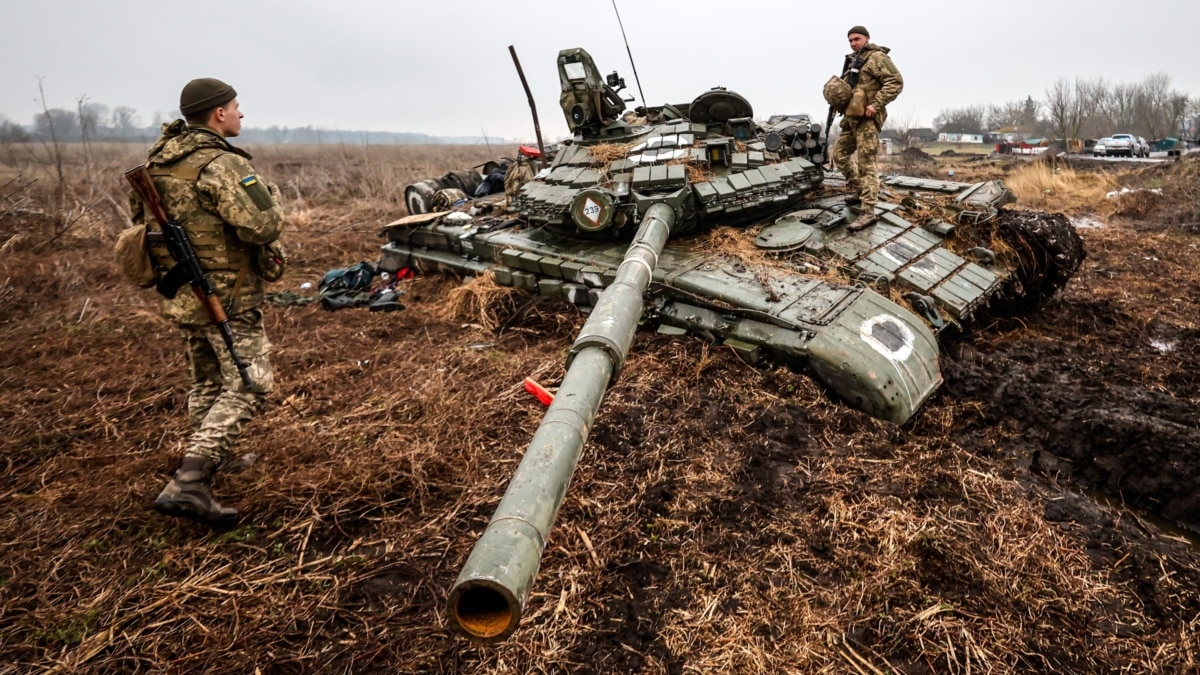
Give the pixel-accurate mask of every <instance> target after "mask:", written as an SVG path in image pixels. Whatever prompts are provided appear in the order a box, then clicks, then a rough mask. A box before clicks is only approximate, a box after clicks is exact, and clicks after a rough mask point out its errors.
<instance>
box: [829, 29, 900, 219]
mask: <svg viewBox="0 0 1200 675" xmlns="http://www.w3.org/2000/svg"><path fill="white" fill-rule="evenodd" d="M847 37H848V38H849V40H850V49H851V50H853V52H852V53H851V54H848V55H847V56H846V63H845V66H844V68H843V70H842V78H843V79H845V78H846V77H848V76H849V75H850V69H851V67H852V64H853V63H854V62H855V58H856V57H857V58H858V59H859V60H860V62H861V63H862V66H861V68H860V69H859V75H858V88H859V89H861V90H862V95H863V103H864V104H865V107H864V110H863V111H862V114H861V116H858V115H853V116H852V115H851V114H850V112H851V111H848V112H847V114H846V116H845V117H843V118H842V128H841V134H839V135H838V139H837V143H835V144H834V147H833V161H834V164H835V165H836V166H838V167H839V168H841V170H842V173H844V174H845V175H846V183H847V185H848V187H850V189H852V190H853V191H854V192H855V194H854V195H852V196H850V197H848V198H847V199H846V203H847V204H850V205H851V206H858V207H859V214H858V218H856V219H855V220H854V221H853V222H852V223H850V225H849V226H848V227H847V229H849V230H851V231H858V230H862V229H865V228H867V227H870V226H871V225H874V224H875V221H876V220H878V218H877V217H876V216H875V204H876V202H878V201H879V174H878V173H877V170H876V168H875V161H876V157H877V156H878V154H879V131H880V130H881V129H883V123H884V122H885V121H886V120H887V107H886V106H887V104H889V103H891V102H892V101H894V100H895V99H896V97H897V96H899V95H900V91H901V90H902V89H904V78H903V77H901V75H900V70H899V69H897V68H896V64H894V63H892V58H891V57H890V56H888V52H889V51H891V50H890V49H888V48H887V47H881V46H879V45H876V44H873V43H872V42H871V41H870V40H871V34H870V33H868V32H867V29H866V28H864V27H862V26H855V27H853V28H851V29H850V32H849V33H848V34H847Z"/></svg>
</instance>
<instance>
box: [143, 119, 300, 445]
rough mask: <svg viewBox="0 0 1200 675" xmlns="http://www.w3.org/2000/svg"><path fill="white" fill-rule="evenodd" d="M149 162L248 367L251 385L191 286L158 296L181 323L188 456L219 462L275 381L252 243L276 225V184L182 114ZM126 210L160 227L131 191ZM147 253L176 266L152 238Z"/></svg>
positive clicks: (265, 238)
mask: <svg viewBox="0 0 1200 675" xmlns="http://www.w3.org/2000/svg"><path fill="white" fill-rule="evenodd" d="M146 167H147V169H148V170H149V171H150V175H151V177H152V178H153V180H154V184H155V186H156V187H157V188H158V191H159V194H160V195H161V197H162V201H163V206H164V208H165V209H166V211H167V214H168V216H170V217H171V218H173V219H175V220H176V221H178V222H179V223H180V224H181V225H182V226H183V227H184V229H185V230H186V231H187V233H188V238H189V239H190V240H191V242H192V246H193V248H195V250H196V256H197V257H198V258H199V259H200V264H201V266H202V267H203V268H204V269H205V270H206V271H208V273H209V277H210V279H211V280H212V282H213V286H214V287H215V288H216V291H217V297H218V298H220V300H221V301H222V303H223V304H224V306H225V308H226V313H227V314H228V315H229V323H230V327H231V329H232V330H233V335H234V346H235V348H236V350H237V354H238V357H239V358H241V359H242V360H244V361H247V362H249V364H250V368H249V375H250V378H251V380H252V381H253V382H254V387H253V388H247V387H246V386H245V384H244V383H243V382H242V380H241V377H240V375H239V374H238V370H237V367H236V366H235V365H234V363H233V360H232V359H231V358H230V356H229V350H228V349H227V348H226V346H225V343H224V341H223V340H222V338H221V334H220V333H219V332H218V330H217V327H216V326H215V325H213V324H212V322H211V321H210V320H209V317H208V314H207V313H206V311H205V309H204V307H203V306H202V305H201V304H200V302H199V300H198V299H197V298H196V296H195V294H194V293H192V292H191V290H190V289H189V288H181V289H180V290H179V292H178V293H177V294H176V296H175V297H174V298H171V299H166V298H164V299H162V302H161V304H160V307H159V309H160V311H161V313H162V315H163V316H164V317H166V318H168V319H170V320H172V321H174V322H175V323H176V324H177V325H178V326H179V328H180V331H181V333H182V335H183V340H184V342H185V344H186V345H187V353H188V360H189V370H190V375H191V381H192V386H191V390H190V392H189V393H188V418H189V420H190V421H191V428H192V436H191V439H190V440H189V443H188V447H187V450H186V452H185V458H186V457H199V458H203V459H205V460H208V461H209V462H211V463H212V465H218V464H220V463H221V462H222V461H223V460H226V459H228V458H229V456H230V454H231V447H232V445H233V442H234V441H235V440H236V439H237V437H238V435H239V434H240V433H241V430H242V426H243V425H244V424H245V423H246V421H247V420H249V419H250V418H251V417H252V416H253V414H254V413H255V411H256V410H257V409H258V408H259V407H260V406H261V405H262V403H263V402H264V401H265V400H266V395H267V394H268V393H269V392H270V391H271V390H272V389H273V387H274V373H273V371H272V369H271V362H270V360H269V358H268V353H269V351H270V348H271V343H270V341H269V340H268V339H267V336H266V332H265V330H264V328H263V315H262V311H261V310H260V309H259V308H258V307H259V305H260V304H261V303H262V300H263V296H264V288H263V280H262V279H261V278H260V277H259V273H258V267H257V263H256V257H257V254H258V247H260V246H262V245H265V244H269V243H271V242H273V241H275V240H276V239H277V238H278V237H279V233H280V231H281V230H282V229H283V226H284V222H285V221H284V215H283V207H282V206H281V205H280V203H279V188H278V187H277V186H275V185H273V184H267V183H264V182H262V181H261V179H259V178H258V176H257V173H256V172H255V170H254V167H253V165H252V164H251V163H250V155H249V153H247V152H245V151H243V150H241V149H239V148H236V147H234V146H232V145H230V144H229V143H228V141H226V140H225V138H224V137H222V136H221V135H220V134H218V133H216V132H214V131H211V130H209V129H207V128H205V127H188V126H187V125H186V124H185V123H184V122H183V120H176V121H175V122H172V123H171V124H169V125H164V126H163V134H162V136H161V137H160V138H159V139H158V141H157V142H156V143H155V144H154V146H153V147H152V148H151V150H150V155H149V159H148V160H147V162H146ZM133 213H134V222H135V223H141V222H145V223H146V225H147V228H148V229H149V230H150V231H156V230H158V229H159V227H158V223H157V222H155V221H154V219H153V217H152V216H150V215H149V214H148V213H147V212H145V211H144V209H143V205H142V203H141V200H140V199H138V198H137V197H136V196H134V197H133ZM150 253H151V257H152V258H153V259H154V262H155V266H156V267H157V268H158V269H159V270H160V273H164V272H165V271H166V270H167V269H169V268H170V267H172V266H173V265H174V264H175V263H174V260H172V259H171V257H170V255H169V254H168V252H167V249H166V246H165V245H161V244H160V245H152V246H151V247H150Z"/></svg>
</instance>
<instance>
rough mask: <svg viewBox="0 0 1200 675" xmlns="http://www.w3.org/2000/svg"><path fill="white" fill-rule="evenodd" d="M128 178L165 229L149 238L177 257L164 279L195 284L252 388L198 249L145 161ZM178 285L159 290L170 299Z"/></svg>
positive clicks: (132, 170)
mask: <svg viewBox="0 0 1200 675" xmlns="http://www.w3.org/2000/svg"><path fill="white" fill-rule="evenodd" d="M125 179H126V180H128V181H129V184H130V185H131V186H133V191H134V192H136V193H137V195H138V197H140V198H141V200H142V202H143V203H144V204H145V205H146V207H147V208H148V209H150V213H151V214H152V215H153V216H154V219H155V220H156V221H158V224H159V227H161V228H162V232H161V233H159V232H155V233H147V241H156V240H158V241H162V242H164V243H166V245H167V251H168V252H169V253H170V254H171V258H173V259H174V260H175V267H174V268H172V269H171V271H169V272H167V275H166V278H165V279H164V282H166V281H167V280H168V279H178V280H179V282H183V281H186V282H187V283H188V284H189V285H190V286H191V287H192V292H194V293H195V294H196V298H197V299H198V300H200V304H201V305H202V306H203V307H204V310H205V312H206V313H207V314H208V318H209V320H210V321H212V322H213V324H215V325H216V326H217V330H218V331H220V333H221V340H222V341H223V342H224V343H225V347H226V348H227V349H228V350H229V357H230V358H231V359H233V364H234V365H235V366H237V369H238V374H239V375H240V376H241V378H242V382H243V383H244V384H245V385H246V386H247V387H253V386H254V382H253V381H252V380H251V379H250V364H249V363H247V362H245V361H243V360H241V359H240V358H238V355H237V351H236V350H235V348H234V345H233V329H232V328H230V326H229V317H228V316H227V315H226V314H225V308H224V307H223V306H222V305H221V301H220V299H219V298H218V297H217V289H216V288H215V287H214V286H213V283H212V279H210V278H209V277H208V272H205V271H204V268H203V267H202V266H201V265H200V260H199V259H198V258H197V257H196V250H195V249H194V248H192V242H191V240H189V239H188V236H187V231H186V230H184V229H183V226H182V225H180V224H179V223H177V222H175V221H173V220H171V219H170V217H168V216H167V211H166V209H164V208H163V204H162V198H161V197H160V196H159V194H158V188H156V187H155V186H154V180H153V179H152V178H151V177H150V172H149V171H147V170H146V165H145V164H139V165H138V166H136V167H134V168H132V169H130V170H129V171H126V172H125ZM155 235H157V236H155ZM152 237H153V239H152ZM160 238H161V239H160ZM178 287H179V286H178V284H176V283H166V284H165V285H164V284H160V285H159V290H160V291H161V292H162V293H163V295H166V296H167V297H168V298H170V297H174V296H175V291H176V290H177V289H178Z"/></svg>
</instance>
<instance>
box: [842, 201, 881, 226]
mask: <svg viewBox="0 0 1200 675" xmlns="http://www.w3.org/2000/svg"><path fill="white" fill-rule="evenodd" d="M877 222H879V217H878V216H876V215H875V205H874V204H863V207H862V211H860V212H859V214H858V217H857V218H855V219H854V221H853V222H851V223H850V224H849V225H847V226H846V229H847V230H850V231H851V232H858V231H859V230H865V229H867V228H868V227H870V226H872V225H874V224H875V223H877Z"/></svg>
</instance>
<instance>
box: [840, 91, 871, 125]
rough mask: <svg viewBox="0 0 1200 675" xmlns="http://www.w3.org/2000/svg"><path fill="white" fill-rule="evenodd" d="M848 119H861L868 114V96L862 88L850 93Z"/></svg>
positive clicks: (847, 109)
mask: <svg viewBox="0 0 1200 675" xmlns="http://www.w3.org/2000/svg"><path fill="white" fill-rule="evenodd" d="M845 114H846V117H854V118H859V117H863V116H864V115H866V114H867V94H866V92H864V91H863V90H862V87H855V88H854V91H852V92H851V93H850V102H849V103H847V104H846V110H845Z"/></svg>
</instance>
